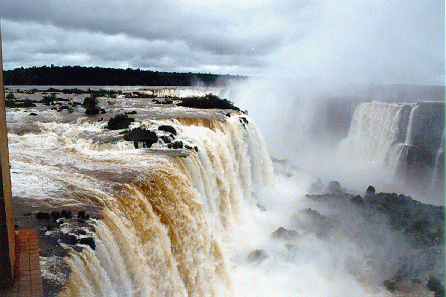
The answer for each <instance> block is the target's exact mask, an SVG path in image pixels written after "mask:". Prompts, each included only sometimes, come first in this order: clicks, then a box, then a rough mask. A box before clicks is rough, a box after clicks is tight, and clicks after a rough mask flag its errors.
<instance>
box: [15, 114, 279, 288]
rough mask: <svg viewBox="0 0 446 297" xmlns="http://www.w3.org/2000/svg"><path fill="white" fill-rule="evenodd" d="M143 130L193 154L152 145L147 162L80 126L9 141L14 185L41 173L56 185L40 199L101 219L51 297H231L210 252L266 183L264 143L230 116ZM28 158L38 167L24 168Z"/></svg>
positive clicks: (219, 260)
mask: <svg viewBox="0 0 446 297" xmlns="http://www.w3.org/2000/svg"><path fill="white" fill-rule="evenodd" d="M142 124H143V125H146V126H154V127H157V126H159V125H163V124H164V125H166V124H169V125H171V126H173V127H175V129H176V130H177V131H178V134H179V136H178V137H180V139H182V141H183V142H184V143H188V144H190V145H191V146H196V147H197V150H198V152H197V151H195V150H194V149H187V150H179V151H176V152H175V150H174V151H171V150H166V151H165V152H164V153H163V149H162V148H161V147H159V148H158V144H155V145H154V149H155V151H154V152H153V153H151V152H150V151H145V150H144V149H143V150H141V149H140V150H137V149H134V148H133V146H132V145H131V143H126V142H124V141H118V142H117V143H102V144H101V143H97V142H94V141H93V140H91V138H92V137H91V136H93V135H95V134H99V133H102V132H101V127H100V125H99V124H94V125H92V124H89V123H80V124H58V123H46V124H39V125H40V130H41V133H40V135H38V136H37V135H36V136H34V135H33V134H25V135H15V134H13V135H11V147H12V151H13V153H12V160H14V161H13V168H14V169H13V172H15V175H16V176H15V177H16V179H15V180H16V181H20V177H21V175H22V178H23V180H26V177H25V176H23V175H25V174H26V171H27V170H33V171H34V172H35V170H40V171H41V173H42V175H40V177H41V178H42V179H47V180H54V183H56V184H55V185H54V186H53V187H52V186H51V185H50V184H47V186H49V187H46V189H45V191H46V192H51V191H52V190H54V191H57V192H59V193H60V192H64V195H67V196H69V197H71V201H70V199H66V198H64V197H61V198H59V199H55V200H54V201H60V203H61V204H64V205H70V204H71V205H84V206H85V205H89V207H90V208H91V207H94V208H98V209H99V216H100V218H98V219H91V222H92V225H93V226H94V230H95V231H94V233H93V234H92V236H93V238H94V241H95V246H96V248H95V249H92V248H91V247H90V246H88V245H85V246H83V249H81V250H76V249H72V250H71V251H70V252H69V256H68V257H67V258H66V262H67V264H68V266H69V267H70V269H71V273H70V276H69V281H68V283H66V284H65V289H64V290H63V291H62V292H61V293H60V296H230V295H233V294H234V288H233V284H232V280H231V276H230V273H229V270H228V264H227V259H226V258H225V256H224V255H223V252H222V250H221V247H220V244H219V242H220V241H221V240H225V236H226V235H225V234H227V233H228V232H230V231H231V230H233V229H236V228H237V227H238V226H239V225H240V224H241V222H242V221H243V218H244V211H245V208H246V207H247V205H255V204H256V195H258V194H259V192H260V191H261V189H262V188H263V187H265V186H267V185H270V184H271V183H272V164H271V160H270V159H269V156H268V154H267V151H266V149H265V145H264V141H263V138H262V137H261V135H260V133H259V132H258V131H257V129H256V127H255V126H254V124H253V123H252V121H251V120H250V119H249V118H248V117H247V116H245V115H238V114H233V115H232V116H229V117H228V116H226V117H225V118H223V119H218V120H217V119H190V118H186V119H185V118H183V119H181V118H179V119H172V120H151V121H143V122H142ZM86 136H87V138H85V137H86ZM93 138H94V137H93ZM25 139H27V141H24V140H25ZM30 140H32V142H30ZM26 143H28V144H26ZM26 147H28V150H27V149H26ZM178 153H179V154H178ZM51 155H54V156H57V157H56V158H53V157H51ZM28 156H33V160H32V162H37V163H35V164H34V165H32V164H29V163H28V162H30V159H29V158H28ZM65 158H66V160H65V161H64V160H63V159H65ZM68 160H69V161H68ZM67 161H68V162H67ZM27 164H29V165H31V166H28V165H27ZM25 166H27V169H26V171H25ZM33 166H35V167H36V168H33ZM34 174H35V173H34ZM37 175H39V174H37ZM132 176H133V177H132ZM17 186H18V185H17V184H16V189H15V192H16V193H18V192H19V191H20V189H19V188H17ZM79 190H81V191H82V192H83V194H81V193H82V192H78V191H79ZM28 191H29V192H36V191H33V190H32V189H28ZM29 192H28V193H23V195H29V194H30V193H29ZM37 192H38V191H37ZM35 194H36V196H39V195H42V194H43V195H45V193H35ZM50 195H51V194H50ZM54 196H56V194H54ZM37 198H38V199H39V197H37ZM42 199H44V198H43V197H42ZM67 230H68V231H67V232H71V231H69V227H68V226H67ZM73 234H74V233H73ZM77 236H78V235H77ZM44 266H45V265H44Z"/></svg>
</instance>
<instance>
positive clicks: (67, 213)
mask: <svg viewBox="0 0 446 297" xmlns="http://www.w3.org/2000/svg"><path fill="white" fill-rule="evenodd" d="M60 215H61V216H62V217H64V218H66V219H71V211H69V210H65V209H64V210H62V211H61V212H60Z"/></svg>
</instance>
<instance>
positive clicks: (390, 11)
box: [0, 0, 445, 84]
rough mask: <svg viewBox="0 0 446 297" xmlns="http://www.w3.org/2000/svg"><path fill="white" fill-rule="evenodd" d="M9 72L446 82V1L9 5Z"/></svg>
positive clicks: (134, 0) (5, 13) (43, 0)
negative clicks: (44, 68) (67, 69)
mask: <svg viewBox="0 0 446 297" xmlns="http://www.w3.org/2000/svg"><path fill="white" fill-rule="evenodd" d="M0 11H1V15H2V17H3V25H2V32H3V36H2V37H3V43H4V44H3V48H4V50H3V52H4V63H5V69H10V68H14V67H20V66H23V67H27V66H32V65H43V64H47V65H49V64H56V65H67V64H79V65H87V66H93V65H98V66H110V67H135V68H143V69H156V70H160V71H201V72H217V73H231V74H248V75H264V74H265V73H275V74H281V75H283V74H286V75H288V76H304V77H305V76H308V77H313V78H314V77H316V78H323V77H328V78H330V79H336V78H338V77H344V78H347V79H350V80H354V81H358V80H359V81H376V82H391V83H393V82H397V83H401V82H408V83H420V84H443V83H444V56H445V55H444V2H443V1H438V0H437V1H421V0H415V1H398V2H396V1H390V0H388V1H385V0H363V1H352V0H346V1H334V0H333V1H329V0H327V1H295V0H285V1H272V0H258V1H235V0H227V1H222V0H215V1H206V2H200V1H192V0H182V1H180V0H165V1H150V2H148V1H142V0H131V1H118V0H109V1H106V0H99V1H86V0H80V1H76V2H73V1H66V0H59V1H56V0H34V1H28V0H4V1H2V3H0Z"/></svg>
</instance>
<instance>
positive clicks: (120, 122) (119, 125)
mask: <svg viewBox="0 0 446 297" xmlns="http://www.w3.org/2000/svg"><path fill="white" fill-rule="evenodd" d="M134 120H135V119H133V118H131V117H129V116H128V115H126V114H118V115H116V116H114V117H112V118H111V119H110V120H109V121H108V124H107V129H110V130H119V129H127V128H128V127H129V126H130V124H131V123H132V122H133V121H134Z"/></svg>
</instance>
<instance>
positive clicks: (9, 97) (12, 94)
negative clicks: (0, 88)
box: [6, 92, 15, 100]
mask: <svg viewBox="0 0 446 297" xmlns="http://www.w3.org/2000/svg"><path fill="white" fill-rule="evenodd" d="M14 98H15V97H14V93H13V92H9V93H8V95H6V99H9V100H12V99H14Z"/></svg>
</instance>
